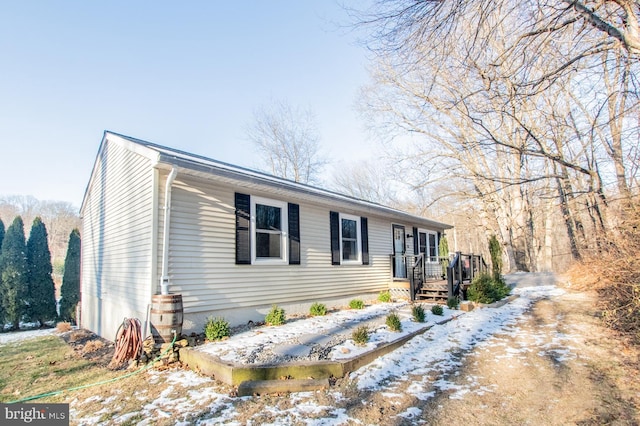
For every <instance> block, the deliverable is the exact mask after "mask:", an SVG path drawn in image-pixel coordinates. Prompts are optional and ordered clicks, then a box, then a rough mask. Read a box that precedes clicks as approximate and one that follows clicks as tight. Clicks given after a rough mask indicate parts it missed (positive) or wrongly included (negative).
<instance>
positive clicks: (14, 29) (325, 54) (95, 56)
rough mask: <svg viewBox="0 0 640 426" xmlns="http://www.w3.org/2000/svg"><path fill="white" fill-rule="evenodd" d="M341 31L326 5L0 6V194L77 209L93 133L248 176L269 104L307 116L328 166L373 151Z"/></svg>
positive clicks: (342, 16) (351, 37)
mask: <svg viewBox="0 0 640 426" xmlns="http://www.w3.org/2000/svg"><path fill="white" fill-rule="evenodd" d="M347 22H348V17H347V14H346V12H345V11H344V10H343V9H342V8H341V7H340V5H339V4H338V3H337V2H335V1H331V0H315V1H305V2H299V1H294V0H282V1H271V2H262V1H257V0H251V1H248V2H206V1H193V2H188V3H179V2H178V3H176V2H168V1H160V2H150V1H146V2H144V1H143V2H133V3H131V2H124V1H113V2H86V1H64V2H50V1H28V2H22V1H20V2H19V1H14V2H4V4H3V7H2V13H1V14H0V58H1V59H0V61H1V62H0V64H1V66H0V152H1V153H2V159H3V161H2V163H1V165H0V196H2V195H14V194H16V195H33V196H35V197H36V198H39V199H42V200H61V201H69V202H72V203H73V204H75V205H76V206H79V204H80V202H81V200H82V196H83V194H84V190H85V187H86V184H87V181H88V179H89V175H90V172H91V167H92V165H93V161H94V159H95V155H96V152H97V149H98V145H99V143H100V140H101V138H102V134H103V131H104V130H111V131H114V132H118V133H122V134H125V135H129V136H133V137H136V138H140V139H144V140H148V141H151V142H155V143H159V144H163V145H167V146H170V147H174V148H178V149H182V150H185V151H188V152H192V153H196V154H200V155H205V156H208V157H211V158H214V159H217V160H221V161H225V162H229V163H232V164H237V165H240V166H245V167H252V168H253V167H256V166H257V165H258V160H257V158H256V157H255V155H253V153H252V152H251V145H250V143H249V142H248V140H247V138H246V136H245V130H244V128H245V127H246V126H247V125H248V124H250V123H251V120H252V115H253V111H254V110H255V109H256V108H257V107H259V106H260V105H262V104H265V103H268V102H269V100H270V99H285V100H287V101H288V102H289V103H291V104H292V105H294V106H300V107H305V108H306V107H309V108H311V109H312V110H314V111H315V113H316V114H317V118H318V122H319V126H320V132H321V136H322V145H323V149H324V151H325V153H326V154H327V155H328V156H329V157H330V158H331V159H332V160H334V161H340V160H343V161H344V160H347V161H348V160H354V159H358V158H362V157H366V156H369V155H371V152H372V149H371V144H372V142H369V141H367V135H366V133H365V130H364V128H363V125H362V123H361V120H360V119H359V116H358V114H357V112H356V111H355V109H354V104H355V102H356V99H357V93H358V91H359V89H360V87H361V86H362V85H364V84H365V83H366V82H367V71H366V65H367V58H366V51H365V50H364V48H362V47H361V46H358V45H357V43H356V42H355V39H356V35H355V34H354V33H353V32H351V31H350V30H348V29H344V28H339V26H340V25H341V24H345V23H347Z"/></svg>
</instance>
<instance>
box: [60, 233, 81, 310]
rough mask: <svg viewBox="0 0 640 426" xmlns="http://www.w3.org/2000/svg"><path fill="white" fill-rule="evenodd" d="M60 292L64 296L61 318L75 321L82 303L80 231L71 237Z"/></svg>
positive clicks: (61, 304)
mask: <svg viewBox="0 0 640 426" xmlns="http://www.w3.org/2000/svg"><path fill="white" fill-rule="evenodd" d="M60 292H61V296H62V300H61V301H60V318H61V319H63V320H65V321H69V320H74V321H75V320H76V305H77V304H78V302H79V301H80V231H78V229H74V230H73V231H71V234H70V235H69V245H68V246H67V256H66V257H65V259H64V275H63V276H62V287H61V288H60Z"/></svg>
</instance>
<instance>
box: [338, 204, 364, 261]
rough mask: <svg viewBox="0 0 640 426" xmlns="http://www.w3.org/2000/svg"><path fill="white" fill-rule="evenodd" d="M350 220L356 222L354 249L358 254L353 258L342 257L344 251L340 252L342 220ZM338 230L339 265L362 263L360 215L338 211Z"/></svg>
mask: <svg viewBox="0 0 640 426" xmlns="http://www.w3.org/2000/svg"><path fill="white" fill-rule="evenodd" d="M343 219H346V220H352V221H354V222H355V223H356V250H357V253H358V255H357V256H356V258H355V259H344V253H343V252H342V247H343V245H342V243H343V240H342V220H343ZM338 231H339V243H340V264H341V265H362V226H361V223H360V216H356V215H352V214H346V213H338Z"/></svg>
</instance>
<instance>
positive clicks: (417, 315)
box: [411, 305, 424, 322]
mask: <svg viewBox="0 0 640 426" xmlns="http://www.w3.org/2000/svg"><path fill="white" fill-rule="evenodd" d="M411 315H413V319H414V320H415V321H416V322H424V308H423V307H422V305H413V307H412V308H411Z"/></svg>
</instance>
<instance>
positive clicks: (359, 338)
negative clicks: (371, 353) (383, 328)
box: [351, 325, 369, 346]
mask: <svg viewBox="0 0 640 426" xmlns="http://www.w3.org/2000/svg"><path fill="white" fill-rule="evenodd" d="M351 338H352V339H353V342H354V343H355V344H356V345H360V346H364V345H366V344H367V343H368V342H369V328H368V327H367V326H366V325H361V326H360V327H358V328H356V329H355V330H353V333H352V334H351Z"/></svg>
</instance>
